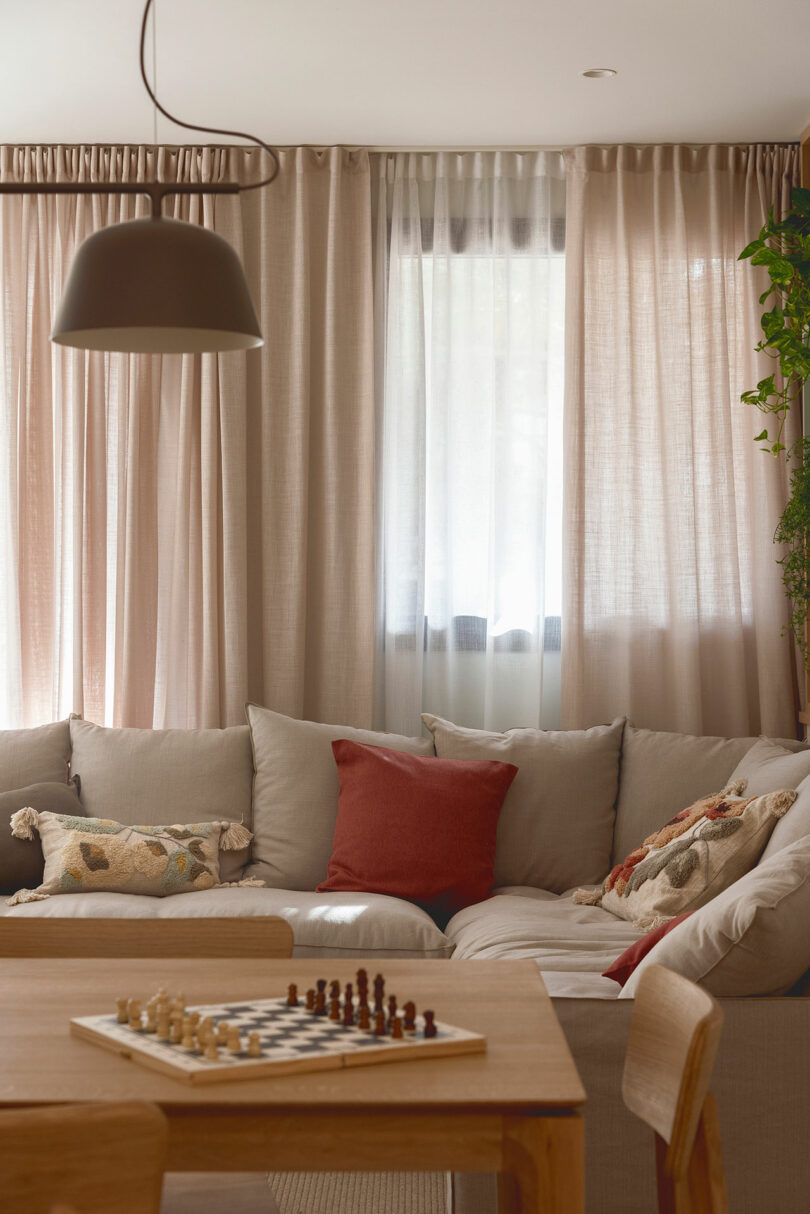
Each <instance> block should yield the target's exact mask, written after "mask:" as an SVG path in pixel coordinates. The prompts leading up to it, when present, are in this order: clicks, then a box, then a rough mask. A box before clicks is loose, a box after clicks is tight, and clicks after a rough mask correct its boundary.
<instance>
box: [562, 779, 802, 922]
mask: <svg viewBox="0 0 810 1214" xmlns="http://www.w3.org/2000/svg"><path fill="white" fill-rule="evenodd" d="M745 784H746V782H745V781H744V780H738V781H737V782H736V783H734V784H732V785H729V787H728V788H724V789H723V791H722V792H719V793H716V794H715V795H714V796H711V797H705V798H704V799H703V800H701V801H696V802H695V804H694V805H690V806H689V808H688V809H685V810H683V811H682V812H681V813H679V814H676V816H675V817H674V818H672V819H671V820H670V821H669V822H667V823H666V825H664V826H662V827H661V829H660V830H658V831H656V832H655V833H654V834H652V835H650V836H649V837H648V838H647V839H645V840H644V842H643V843H642V844H641V846H640V847H637V848H636V849H635V850H634V851H632V852H631V853H630V855H629V856H628V857H627V858H626V859H625V860H624V861H623V862H622V863H621V864H617V865H615V867H614V868H613V869H612V870H611V872H610V873H609V874H608V876H607V877H606V879H605V881H604V883H603V885H602V888H601V889H600V890H598V891H597V892H596V893H595V894H594V893H593V892H590V891H587V890H578V891H577V893H576V894H575V895H574V901H575V902H580V903H582V902H586V903H591V904H596V905H600V904H601V906H602V907H603V908H604V909H605V910H608V911H611V912H612V913H613V914H614V915H618V916H619V918H621V919H630V920H632V922H633V923H635V925H636V927H638V928H640V929H642V930H644V931H649V930H650V929H651V928H655V927H659V926H660V925H661V924H663V923H666V922H667V921H668V920H670V919H672V918H674V917H675V916H676V915H682V914H684V913H686V912H687V911H692V910H697V908H698V907H700V906H704V905H705V904H706V903H707V902H710V901H711V899H712V898H713V897H714V896H715V895H716V894H719V893H720V892H721V891H722V890H724V889H727V888H728V886H729V885H732V884H733V883H734V882H735V881H737V880H739V878H740V877H742V876H744V875H745V873H747V872H748V870H749V869H750V868H751V867H752V866H753V865H754V864H755V863H756V861H757V859H758V858H759V856H760V854H761V852H762V850H763V848H764V847H765V844H766V843H767V841H768V838H769V836H770V833H771V831H772V830H773V828H774V826H775V825H776V823H777V821H778V820H779V818H781V817H782V816H783V815H784V814H786V813H787V811H788V810H789V809H790V807H791V805H792V804H793V802H794V801H795V800H796V793H795V792H794V791H793V790H792V789H783V790H781V791H780V792H772V793H767V794H766V795H765V796H761V797H744V796H743V795H742V794H743V793H744V792H745Z"/></svg>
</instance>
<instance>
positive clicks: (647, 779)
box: [613, 721, 805, 864]
mask: <svg viewBox="0 0 810 1214" xmlns="http://www.w3.org/2000/svg"><path fill="white" fill-rule="evenodd" d="M757 741H758V739H757V738H713V737H706V738H697V737H694V736H693V735H692V734H687V733H666V732H663V731H661V730H655V729H636V727H635V726H634V725H632V724H631V723H630V721H628V722H627V726H626V728H625V731H624V738H623V740H622V764H621V773H620V778H619V799H618V801H617V803H616V833H615V836H614V839H613V863H614V864H617V863H618V862H619V861H620V860H622V859H623V858H624V857H625V856H626V855H628V853H629V852H631V851H632V850H633V848H634V847H637V846H638V844H639V843H640V842H641V840H642V839H646V838H647V836H648V835H651V834H652V833H653V831H656V830H658V829H659V828H660V827H662V826H663V825H664V823H665V822H668V821H669V819H670V818H672V817H674V816H675V814H677V813H680V811H681V810H682V809H683V807H684V806H685V805H692V804H693V803H694V802H695V801H699V800H700V799H701V798H702V797H707V796H709V795H710V794H711V793H713V792H715V791H716V790H717V789H718V788H724V787H725V786H726V785H727V784H729V783H731V779H732V772H735V776H734V778H736V774H737V773H736V771H735V769H736V768H737V765H738V764H740V761H741V760H742V758H743V756H744V755H746V754H747V753H748V752H749V751H750V750H751V748H752V747H753V746H754V745H755V744H756V742H757ZM777 743H778V745H779V746H780V747H782V748H784V750H785V751H791V752H793V751H800V750H803V749H805V747H804V744H803V743H801V742H795V741H792V740H791V739H782V738H779V739H777ZM740 774H743V775H747V773H745V772H742V771H741V772H740ZM792 787H795V785H792V784H785V783H777V784H774V785H773V786H772V787H769V788H767V789H765V788H762V789H761V788H759V785H758V784H756V785H749V787H748V790H747V791H748V795H749V796H756V795H758V794H759V792H775V791H776V790H777V789H779V788H792Z"/></svg>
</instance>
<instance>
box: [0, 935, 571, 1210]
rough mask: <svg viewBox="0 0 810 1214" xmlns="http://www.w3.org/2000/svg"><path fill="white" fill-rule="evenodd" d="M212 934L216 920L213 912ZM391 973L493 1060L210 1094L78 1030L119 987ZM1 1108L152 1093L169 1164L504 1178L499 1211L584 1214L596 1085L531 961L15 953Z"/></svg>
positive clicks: (3, 1038)
mask: <svg viewBox="0 0 810 1214" xmlns="http://www.w3.org/2000/svg"><path fill="white" fill-rule="evenodd" d="M200 930H201V931H204V930H205V924H204V921H201V923H200ZM363 964H365V965H366V967H367V968H369V969H370V971H371V972H372V973H373V972H374V971H375V970H376V969H377V968H379V970H380V971H381V972H382V973H383V975H384V976H385V979H386V985H387V989H388V990H389V991H391V992H394V993H396V994H397V996H398V998H399V1000H400V1002H402V1001H404V1000H405V999H408V998H412V999H413V1000H414V1001H415V1002H416V1003H417V1005H418V1006H419V1007H420V1008H424V1007H433V1008H434V1009H435V1011H436V1016H437V1019H439V1020H445V1021H447V1022H449V1023H450V1024H455V1025H458V1026H460V1027H462V1028H468V1029H472V1030H474V1031H476V1032H480V1033H484V1034H486V1037H487V1041H488V1045H487V1051H486V1053H483V1054H470V1055H460V1056H458V1057H453V1058H436V1059H420V1060H418V1061H410V1062H399V1063H384V1064H380V1065H375V1066H367V1067H355V1068H350V1069H345V1070H339V1071H319V1072H314V1073H311V1074H297V1075H286V1076H277V1077H274V1078H272V1079H252V1080H246V1081H242V1082H233V1083H231V1082H228V1083H218V1084H212V1085H210V1086H206V1087H205V1088H203V1089H198V1088H196V1087H193V1086H191V1085H189V1084H185V1083H183V1082H180V1081H178V1080H176V1079H173V1078H169V1077H168V1076H164V1075H162V1074H160V1073H158V1072H156V1071H152V1070H149V1069H147V1068H146V1067H142V1066H139V1065H138V1064H136V1063H134V1062H128V1061H127V1060H125V1059H123V1058H119V1057H117V1056H115V1055H114V1054H111V1053H108V1052H107V1051H106V1050H103V1049H100V1048H98V1047H96V1046H94V1045H91V1044H89V1043H88V1042H85V1041H81V1040H79V1039H77V1038H75V1037H73V1036H71V1033H70V1028H69V1021H70V1018H71V1017H72V1016H87V1015H93V1014H96V1013H100V1012H104V1011H106V1010H107V1009H110V1010H112V1009H113V1008H114V1006H115V999H116V997H117V996H119V995H127V996H133V997H136V998H138V997H144V998H145V997H148V996H149V995H150V994H152V993H153V992H154V991H155V990H156V989H157V988H158V987H161V986H164V987H166V988H167V989H169V990H173V991H178V990H182V991H183V992H184V993H185V995H186V1000H187V1002H188V1003H189V1004H194V1003H215V1002H221V1001H227V1000H230V1001H235V1000H241V999H259V998H269V997H271V996H276V995H282V994H285V993H286V989H287V984H288V983H289V982H296V983H297V984H298V987H299V989H300V990H301V989H306V987H308V986H311V985H313V984H314V980H315V979H316V978H319V977H324V978H327V979H330V980H331V979H332V978H337V979H339V980H340V981H341V982H346V981H353V980H354V974H355V971H356V969H357V967H358V966H359V965H363ZM0 965H1V966H2V969H1V970H0V1106H4V1107H14V1106H17V1107H22V1106H25V1105H37V1104H56V1103H70V1102H75V1101H85V1100H87V1101H92V1100H152V1101H155V1103H157V1104H158V1105H160V1107H161V1108H162V1109H163V1111H164V1113H165V1114H166V1116H167V1117H168V1119H169V1136H170V1137H169V1169H170V1170H172V1171H181V1172H197V1171H217V1172H224V1171H234V1172H249V1171H279V1172H285V1171H290V1172H292V1171H296V1172H297V1171H316V1170H319V1171H329V1172H332V1171H398V1172H399V1171H431V1172H439V1171H456V1172H499V1173H501V1181H500V1203H501V1204H500V1208H501V1211H504V1210H506V1211H509V1212H510V1214H511V1212H512V1211H516V1210H522V1211H523V1212H524V1214H526V1212H527V1211H532V1212H535V1211H538V1212H541V1211H542V1212H548V1214H551V1212H554V1214H582V1212H583V1211H584V1208H585V1202H584V1142H583V1123H582V1117H581V1115H580V1111H579V1110H580V1107H581V1105H582V1104H583V1102H584V1099H585V1093H584V1091H583V1088H582V1084H581V1083H580V1079H579V1076H578V1074H577V1070H576V1067H575V1065H574V1061H573V1059H572V1057H571V1054H570V1052H569V1050H568V1046H567V1044H566V1041H565V1038H564V1036H563V1032H562V1029H561V1028H560V1025H559V1023H558V1021H557V1019H556V1017H555V1015H554V1012H553V1009H552V1006H551V1001H550V1000H549V998H548V995H547V994H546V991H545V987H544V986H543V983H542V981H541V979H540V975H539V973H538V971H537V966H536V965H535V963H534V962H533V961H493V962H487V961H388V960H386V961H367V962H365V963H364V962H363V961H362V960H354V959H352V960H346V961H335V960H333V959H326V960H317V959H315V960H305V961H299V960H296V961H266V962H256V961H220V960H213V961H148V960H145V961H131V960H128V961H109V960H92V961H86V960H40V959H36V960H19V961H16V960H15V961H8V960H4V961H2V963H0Z"/></svg>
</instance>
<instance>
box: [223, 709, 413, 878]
mask: <svg viewBox="0 0 810 1214" xmlns="http://www.w3.org/2000/svg"><path fill="white" fill-rule="evenodd" d="M247 712H248V720H249V722H250V730H251V736H252V739H253V756H254V763H255V766H256V779H255V783H254V786H253V814H254V821H253V834H254V838H253V863H252V865H251V867H250V870H249V873H250V875H251V876H254V877H261V878H262V879H263V880H264V881H266V882H267V884H268V885H270V886H274V887H276V888H279V889H311V890H314V889H315V888H316V886H318V885H320V883H321V882H322V881H325V880H326V869H327V866H328V864H329V857H330V856H331V854H332V839H333V837H334V833H335V821H336V819H337V809H338V793H339V783H338V773H337V765H336V763H335V756H334V755H333V754H332V742H333V741H336V740H337V739H338V738H348V740H349V741H350V742H360V743H364V744H366V745H368V746H388V747H390V748H391V749H393V750H404V751H408V752H409V753H410V754H415V755H432V754H433V743H432V742H431V741H430V740H429V739H427V738H405V737H402V736H400V735H399V734H393V733H375V732H372V731H371V730H367V729H352V728H350V727H348V726H342V725H321V724H318V723H317V722H314V721H297V720H294V719H293V718H292V717H285V716H282V715H281V714H280V713H278V712H271V711H270V710H269V709H267V708H259V707H258V706H257V705H256V704H249V705H248V708H247Z"/></svg>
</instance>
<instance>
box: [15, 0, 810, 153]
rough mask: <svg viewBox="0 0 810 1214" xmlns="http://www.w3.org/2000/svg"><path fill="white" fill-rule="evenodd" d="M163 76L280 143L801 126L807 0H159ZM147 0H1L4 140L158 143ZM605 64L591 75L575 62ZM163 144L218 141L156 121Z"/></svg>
mask: <svg viewBox="0 0 810 1214" xmlns="http://www.w3.org/2000/svg"><path fill="white" fill-rule="evenodd" d="M156 3H157V31H158V40H157V63H158V85H159V88H158V93H159V95H160V96H161V99H162V100H163V102H164V104H166V105H167V107H168V108H169V109H174V110H176V111H177V113H178V116H179V117H180V118H186V119H188V120H190V121H196V122H201V123H204V122H210V123H212V124H213V125H215V126H226V127H227V126H233V127H237V128H240V129H243V130H248V131H251V132H255V133H256V134H258V135H260V136H262V137H263V138H264V139H266V140H267V141H268V142H270V143H277V144H298V143H314V144H333V143H342V144H362V145H372V146H373V145H376V146H389V145H393V146H424V147H438V146H452V147H455V146H459V147H461V146H488V145H493V144H494V145H517V146H523V145H551V146H560V145H566V144H576V143H592V142H599V143H618V142H641V143H653V142H680V141H683V142H700V143H704V142H713V141H718V142H726V141H749V140H751V141H757V142H761V141H770V140H791V139H796V138H798V136H799V135H800V133H801V131H802V130H803V129H804V127H806V126H807V125H808V124H810V0H568V2H567V4H566V3H565V2H564V0H557V3H551V2H550V0H343V2H342V3H335V2H333V0H156ZM141 11H142V0H0V142H2V143H27V142H36V143H40V142H41V143H57V142H64V143H82V142H89V143H103V142H135V143H145V142H150V141H151V140H152V130H153V126H152V111H151V106H150V103H149V101H148V99H147V97H146V95H145V93H144V91H143V88H142V85H141V83H140V79H139V75H138V66H137V41H138V33H139V27H140V20H141ZM604 66H607V67H614V68H617V69H618V72H619V75H618V76H617V77H616V78H615V79H612V80H587V79H583V78H582V77H581V76H580V75H579V73H580V72H581V71H582V70H583V69H585V68H589V67H604ZM158 139H159V141H160V142H164V143H174V142H196V141H197V140H198V139H199V141H200V142H217V140H216V139H213V138H212V139H208V138H207V137H195V136H192V135H187V134H186V133H185V132H183V131H181V130H179V129H178V128H176V127H173V126H172V125H171V124H170V123H168V122H167V121H166V120H164V119H160V121H159V125H158Z"/></svg>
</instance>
